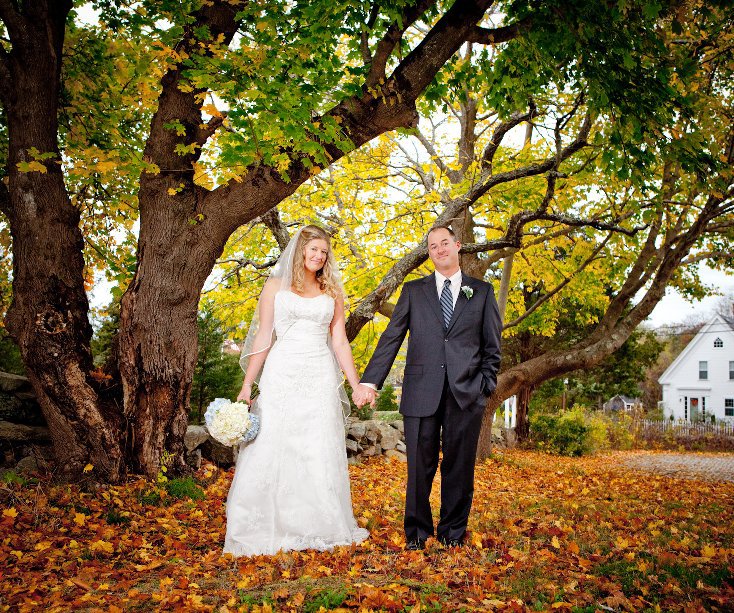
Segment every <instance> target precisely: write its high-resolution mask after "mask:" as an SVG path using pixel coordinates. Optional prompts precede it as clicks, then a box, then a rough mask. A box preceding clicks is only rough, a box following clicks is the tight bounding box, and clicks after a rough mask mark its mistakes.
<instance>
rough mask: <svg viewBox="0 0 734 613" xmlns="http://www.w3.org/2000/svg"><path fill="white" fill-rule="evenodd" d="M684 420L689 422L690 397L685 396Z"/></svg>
mask: <svg viewBox="0 0 734 613" xmlns="http://www.w3.org/2000/svg"><path fill="white" fill-rule="evenodd" d="M683 419H685V420H686V421H688V396H683Z"/></svg>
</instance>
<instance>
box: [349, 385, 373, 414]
mask: <svg viewBox="0 0 734 613" xmlns="http://www.w3.org/2000/svg"><path fill="white" fill-rule="evenodd" d="M352 400H353V401H354V404H356V405H357V406H358V407H359V408H360V409H361V408H362V407H363V406H364V405H366V404H367V403H369V405H370V406H371V407H372V408H374V406H375V401H376V400H377V392H375V390H373V389H372V388H371V387H369V386H368V385H363V384H362V383H360V384H359V385H357V386H356V387H355V388H354V391H353V392H352Z"/></svg>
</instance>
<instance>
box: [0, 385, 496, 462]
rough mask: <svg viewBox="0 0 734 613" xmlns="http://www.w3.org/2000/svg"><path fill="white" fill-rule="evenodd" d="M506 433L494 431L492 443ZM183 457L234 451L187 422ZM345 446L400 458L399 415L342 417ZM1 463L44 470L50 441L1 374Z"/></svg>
mask: <svg viewBox="0 0 734 613" xmlns="http://www.w3.org/2000/svg"><path fill="white" fill-rule="evenodd" d="M504 438H505V437H504V436H503V435H502V434H501V433H499V431H498V433H497V434H495V432H494V430H493V439H494V441H493V442H495V443H496V444H503V443H504V440H503V439H504ZM184 443H185V445H186V461H187V462H188V463H189V465H191V466H192V467H194V468H199V466H201V460H202V458H206V459H208V460H211V461H212V462H215V463H216V464H218V465H220V466H231V465H232V464H234V463H235V462H236V461H237V449H236V448H230V447H225V446H224V445H220V444H219V443H217V442H216V441H215V440H213V439H212V438H211V437H210V436H209V433H208V432H207V430H206V428H205V427H204V426H195V425H192V426H189V427H188V429H187V431H186V438H185V440H184ZM345 444H346V448H347V457H348V460H349V463H350V464H354V463H356V462H359V461H360V460H361V459H363V458H370V457H374V456H384V457H386V458H397V459H398V460H400V461H405V437H404V430H403V421H402V419H396V420H393V421H383V420H380V419H369V420H364V421H361V420H359V419H357V418H356V417H349V418H347V423H346V427H345ZM0 451H1V452H2V454H3V455H2V457H0V466H2V467H3V468H14V469H15V470H17V471H20V472H32V471H34V470H39V469H43V468H45V467H46V465H47V464H48V463H49V462H50V461H51V459H52V457H53V454H52V453H51V440H50V438H49V434H48V429H47V428H46V426H45V421H44V419H43V414H42V413H41V410H40V409H39V407H38V404H37V403H36V401H35V395H34V393H33V389H32V388H31V385H30V383H29V381H28V379H26V378H25V377H19V376H18V375H11V374H8V373H3V372H0Z"/></svg>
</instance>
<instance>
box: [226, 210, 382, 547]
mask: <svg viewBox="0 0 734 613" xmlns="http://www.w3.org/2000/svg"><path fill="white" fill-rule="evenodd" d="M241 364H242V366H243V369H244V370H245V379H244V382H243V384H242V390H241V391H240V394H239V396H238V397H237V399H238V400H243V401H245V402H247V403H248V404H250V405H251V407H252V410H253V411H254V412H255V413H257V414H259V415H260V420H261V426H260V433H259V434H258V436H257V438H256V439H255V440H254V441H253V442H252V443H250V444H246V445H243V446H242V447H241V448H240V453H239V456H238V458H237V465H236V468H235V474H234V479H233V480H232V485H231V487H230V490H229V496H228V497H227V534H226V536H225V540H224V553H232V554H234V555H235V556H242V555H255V554H274V553H276V552H277V551H279V550H281V549H282V550H293V549H318V550H325V549H330V548H332V547H334V546H336V545H349V544H352V543H360V542H361V541H363V540H364V539H366V538H367V536H368V535H369V534H368V532H367V530H364V529H362V528H359V527H358V526H357V522H356V521H355V519H354V514H353V511H352V498H351V492H350V488H349V473H348V471H347V457H346V449H345V445H344V415H345V414H346V413H343V411H345V410H346V411H348V410H349V402H348V400H347V397H346V394H345V393H344V389H343V385H342V377H341V373H340V372H339V367H341V370H342V371H343V372H344V374H345V375H346V378H347V380H348V381H349V383H350V385H352V388H353V389H355V390H356V389H357V388H358V387H359V377H358V376H357V371H356V369H355V367H354V360H353V358H352V351H351V348H350V346H349V342H348V340H347V336H346V331H345V329H344V299H343V290H342V287H341V281H340V277H339V273H338V271H337V269H336V265H335V261H334V256H333V254H332V251H331V245H330V241H329V235H328V234H327V233H326V232H325V231H324V230H323V229H321V228H319V227H318V226H311V225H309V226H305V227H303V228H301V229H300V230H299V231H298V232H297V233H296V235H295V236H294V237H293V238H292V239H291V241H290V242H289V243H288V246H287V247H286V249H285V250H284V251H283V254H282V255H281V257H280V259H279V260H278V263H277V264H276V266H275V267H274V268H273V271H272V273H271V274H270V278H269V279H268V281H267V282H266V283H265V286H264V288H263V290H262V294H261V295H260V301H259V303H258V308H257V310H256V312H255V316H254V318H253V321H252V324H251V326H250V331H249V333H248V341H246V342H245V347H244V349H243V350H242V358H241ZM261 369H262V375H261V377H260V379H259V382H258V387H259V390H260V394H259V396H257V398H256V399H255V402H254V405H253V404H252V396H251V393H252V385H253V383H254V382H255V381H256V380H257V375H258V373H259V372H260V370H261Z"/></svg>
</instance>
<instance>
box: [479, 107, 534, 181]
mask: <svg viewBox="0 0 734 613" xmlns="http://www.w3.org/2000/svg"><path fill="white" fill-rule="evenodd" d="M537 114H538V111H537V109H536V108H535V105H533V106H531V108H530V110H529V111H528V112H527V113H513V114H512V115H511V116H510V118H509V119H508V120H507V121H503V122H502V123H501V124H500V125H499V126H497V128H496V129H495V131H494V132H493V133H492V138H490V139H489V143H488V144H487V146H486V147H485V148H484V153H483V154H482V170H483V171H485V172H490V173H491V172H492V160H494V154H495V153H497V149H498V148H499V146H500V144H501V143H502V139H503V138H504V137H505V135H506V134H507V133H508V132H509V131H510V130H512V128H514V127H515V126H517V125H519V124H521V123H522V122H523V121H530V120H531V119H532V118H533V117H535V116H537Z"/></svg>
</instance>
